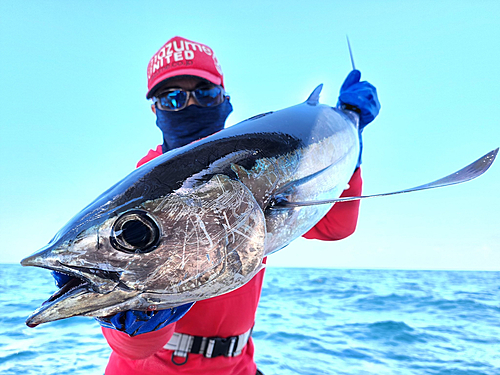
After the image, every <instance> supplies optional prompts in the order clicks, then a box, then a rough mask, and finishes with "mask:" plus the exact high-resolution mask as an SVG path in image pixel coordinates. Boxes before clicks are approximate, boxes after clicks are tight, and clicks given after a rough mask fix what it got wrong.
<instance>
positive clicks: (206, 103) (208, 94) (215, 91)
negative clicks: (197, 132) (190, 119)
mask: <svg viewBox="0 0 500 375" xmlns="http://www.w3.org/2000/svg"><path fill="white" fill-rule="evenodd" d="M194 96H195V97H196V100H197V101H198V103H199V104H200V105H201V106H203V107H213V106H216V105H219V104H221V103H222V101H223V100H224V96H223V95H222V88H220V87H219V86H214V87H211V88H207V89H196V90H194Z"/></svg>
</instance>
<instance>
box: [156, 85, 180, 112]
mask: <svg viewBox="0 0 500 375" xmlns="http://www.w3.org/2000/svg"><path fill="white" fill-rule="evenodd" d="M186 99H187V93H186V92H185V91H182V90H172V91H169V92H167V93H165V94H163V95H162V96H161V97H160V98H159V99H158V101H159V102H160V108H162V107H163V108H164V109H167V110H168V109H179V108H182V107H183V106H184V105H185V104H186Z"/></svg>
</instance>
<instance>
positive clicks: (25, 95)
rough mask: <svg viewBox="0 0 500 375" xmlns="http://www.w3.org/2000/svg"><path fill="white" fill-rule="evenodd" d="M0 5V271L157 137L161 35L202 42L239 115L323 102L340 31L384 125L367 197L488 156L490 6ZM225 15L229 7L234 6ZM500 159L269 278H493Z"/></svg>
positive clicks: (362, 223) (306, 246)
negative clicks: (395, 272) (290, 271)
mask: <svg viewBox="0 0 500 375" xmlns="http://www.w3.org/2000/svg"><path fill="white" fill-rule="evenodd" d="M186 4H187V3H185V2H183V3H181V2H178V3H177V2H165V1H162V2H156V1H150V2H139V1H113V0H110V1H106V2H101V1H85V2H71V1H62V0H61V1H43V2H40V1H22V0H21V1H2V2H0V15H1V16H0V54H1V59H0V82H1V88H0V103H1V109H0V157H1V160H2V163H1V166H0V168H1V170H0V176H1V185H0V204H1V210H0V236H1V239H2V241H1V245H0V262H18V261H19V260H20V259H21V258H22V257H24V256H26V255H28V254H30V253H32V252H34V251H36V250H37V249H38V248H40V247H42V246H43V245H44V244H45V243H47V242H48V241H49V240H50V238H52V236H53V235H54V234H55V233H56V232H57V231H58V230H59V229H60V228H61V227H62V226H63V225H64V224H65V223H66V221H68V220H69V219H70V218H71V217H72V216H73V215H74V214H76V213H77V212H78V211H79V210H80V209H82V208H83V207H84V206H85V205H86V204H88V203H89V202H90V201H91V200H93V199H94V198H95V197H96V196H98V195H99V194H100V193H101V192H102V191H104V190H105V189H107V188H108V187H109V186H110V185H112V184H113V183H115V182H116V181H118V180H119V179H121V178H122V177H124V176H125V175H126V174H128V173H129V172H130V171H131V170H132V169H133V168H134V167H135V164H136V162H137V160H138V159H140V158H141V157H142V156H143V155H145V153H146V152H147V151H148V150H149V149H150V148H154V147H155V146H156V145H157V144H159V143H160V142H161V133H160V131H159V130H158V129H157V128H156V126H155V119H154V116H153V114H152V113H151V111H150V108H149V103H148V101H147V100H146V99H145V93H146V66H147V63H148V61H149V58H150V57H151V56H152V55H153V54H154V53H155V52H156V51H157V50H158V49H159V48H160V47H161V46H162V45H163V43H165V42H166V41H167V40H168V39H169V38H170V37H172V36H175V35H181V36H184V37H186V38H189V39H192V40H195V41H199V42H201V43H205V44H208V45H209V46H211V47H212V48H213V49H214V50H215V52H216V54H217V56H218V58H219V61H220V62H221V64H222V68H223V71H224V74H225V84H226V89H227V91H228V92H229V94H230V95H231V98H232V103H233V106H234V109H235V110H234V112H233V114H231V116H230V117H229V119H228V123H227V124H234V123H236V122H238V121H241V120H243V119H245V118H247V117H250V116H252V115H255V114H257V113H261V112H265V111H269V110H276V109H280V108H284V107H288V106H291V105H294V104H297V103H299V102H302V101H303V100H305V99H306V98H307V96H308V95H309V93H310V91H311V90H312V89H313V88H314V87H315V86H316V85H317V84H319V83H324V84H325V87H324V90H323V94H322V102H323V103H329V104H335V103H336V101H337V95H338V90H339V88H340V85H341V83H342V81H343V79H344V78H345V76H346V75H347V74H348V72H349V71H350V68H351V67H350V60H349V55H348V51H347V47H346V42H345V35H346V34H348V35H349V37H350V39H351V43H352V46H353V50H354V56H355V61H356V67H357V68H359V69H360V70H361V72H362V78H363V79H366V80H368V81H370V82H372V83H373V84H374V85H375V86H376V87H377V89H378V92H379V97H380V101H381V103H382V111H381V114H380V116H379V118H377V119H376V121H375V122H374V123H372V124H370V125H369V126H368V127H367V129H366V130H365V132H364V144H365V148H364V155H363V160H364V163H363V177H364V181H365V185H364V192H365V193H366V194H370V193H382V192H386V191H393V190H397V189H402V188H406V187H411V186H416V185H420V184H422V183H426V182H429V181H432V180H435V179H438V178H440V177H442V176H444V175H446V174H448V173H451V172H454V171H455V170H458V169H460V168H461V167H463V166H465V165H466V164H468V163H469V162H471V161H473V160H475V159H477V158H478V157H480V156H482V155H483V154H485V153H486V152H488V151H490V150H492V149H494V148H496V147H498V146H500V122H499V111H498V109H499V108H500V105H499V102H500V69H499V64H500V48H498V45H500V27H499V25H498V19H500V2H498V1H488V0H483V1H459V0H455V1H438V2H437V1H411V2H410V1H405V2H400V1H344V2H338V1H311V2H304V1H273V2H269V1H252V2H238V3H236V2H234V3H233V2H225V1H211V2H206V1H190V2H189V6H188V5H186ZM233 4H234V5H233ZM499 163H500V162H498V161H497V163H496V165H493V166H492V168H491V169H490V171H488V173H486V174H485V175H484V176H482V177H481V178H479V179H477V180H475V181H472V182H469V183H467V184H463V185H458V186H453V187H449V188H444V189H437V190H434V191H427V192H421V193H414V194H407V195H401V196H392V197H387V198H379V199H372V200H367V201H364V202H363V203H362V207H361V215H360V219H359V225H358V229H357V231H356V233H355V234H354V235H353V236H351V237H350V238H348V239H346V240H343V241H338V242H333V243H322V242H319V241H306V240H298V241H296V242H295V243H294V244H292V245H290V246H289V247H288V248H286V249H284V250H282V251H281V252H279V253H276V254H274V255H272V256H271V257H270V259H269V264H270V265H271V266H273V265H274V266H308V267H348V268H351V267H355V268H358V267H362V268H403V269H479V270H499V269H500V230H499V225H498V221H499V220H498V212H499V209H500V202H499V198H498V190H499V187H500V166H499V165H498V164H499Z"/></svg>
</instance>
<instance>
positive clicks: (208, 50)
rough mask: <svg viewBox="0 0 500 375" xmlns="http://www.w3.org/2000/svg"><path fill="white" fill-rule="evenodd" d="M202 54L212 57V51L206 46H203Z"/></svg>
mask: <svg viewBox="0 0 500 375" xmlns="http://www.w3.org/2000/svg"><path fill="white" fill-rule="evenodd" d="M203 52H205V53H206V54H207V55H208V56H212V50H211V49H210V48H208V47H207V46H203Z"/></svg>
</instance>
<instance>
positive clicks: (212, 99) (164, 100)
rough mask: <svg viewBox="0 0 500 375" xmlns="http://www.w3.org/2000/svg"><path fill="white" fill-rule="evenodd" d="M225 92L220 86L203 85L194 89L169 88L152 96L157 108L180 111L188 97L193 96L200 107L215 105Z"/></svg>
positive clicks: (222, 98) (221, 100) (220, 101)
mask: <svg viewBox="0 0 500 375" xmlns="http://www.w3.org/2000/svg"><path fill="white" fill-rule="evenodd" d="M224 94H225V92H224V89H223V88H222V87H221V86H211V87H203V88H199V89H194V90H184V89H180V88H179V89H176V88H171V89H168V90H166V91H163V92H161V93H159V94H158V95H155V96H154V97H153V102H154V103H155V105H156V107H157V108H158V109H162V110H164V111H180V110H181V109H184V108H186V107H187V104H188V102H189V98H190V97H191V95H192V96H193V98H194V100H195V101H196V103H198V104H199V105H200V106H202V107H215V106H218V105H219V104H221V103H222V102H223V101H224V98H225V96H224Z"/></svg>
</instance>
